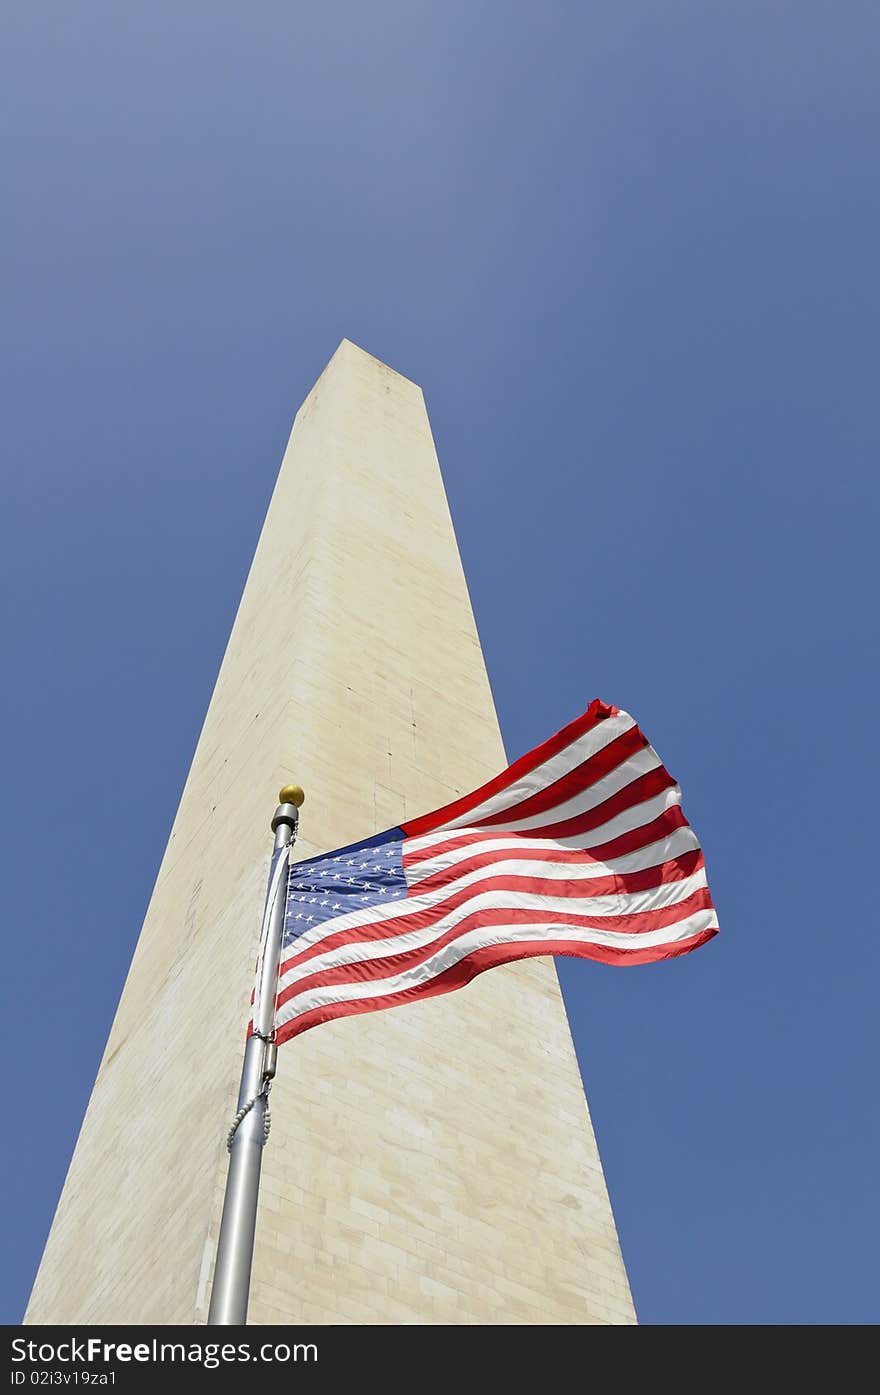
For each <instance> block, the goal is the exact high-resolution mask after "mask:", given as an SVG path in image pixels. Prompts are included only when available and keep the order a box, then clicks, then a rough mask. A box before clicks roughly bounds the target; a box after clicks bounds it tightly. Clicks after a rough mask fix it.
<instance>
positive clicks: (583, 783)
mask: <svg viewBox="0 0 880 1395" xmlns="http://www.w3.org/2000/svg"><path fill="white" fill-rule="evenodd" d="M647 744H648V741H647V737H645V736H643V735H642V733H641V732H640V731H639V729H638V727H630V729H629V731H624V732H622V733H621V734H620V736H617V737H615V738H614V740H613V741H609V743H608V745H607V746H603V747H602V749H601V751H597V752H596V753H595V755H592V756H590V757H589V759H587V760H585V761H582V763H581V764H580V765H576V766H575V767H574V769H573V770H569V771H567V772H566V773H565V774H564V775H560V777H559V779H558V780H554V781H553V783H552V784H549V785H545V786H544V788H543V789H541V790H538V791H537V792H536V793H535V794H532V795H530V796H529V797H528V799H522V800H520V801H519V803H517V804H514V805H511V806H510V807H509V808H507V809H499V810H498V812H497V813H495V814H489V815H487V816H486V818H481V819H480V827H481V828H492V827H493V826H494V825H496V824H499V823H511V822H512V821H513V820H514V819H531V818H536V817H537V816H538V814H546V813H549V812H550V811H551V810H553V809H558V808H559V806H560V805H561V804H565V803H566V802H567V801H568V800H569V799H573V798H574V797H575V795H578V794H580V793H581V792H582V791H583V790H586V789H589V788H590V786H591V785H595V783H596V781H597V780H601V779H602V778H603V777H604V776H605V775H610V773H611V771H612V770H615V769H616V768H617V767H618V766H619V765H624V764H625V762H626V761H628V760H629V759H630V757H631V756H634V755H635V754H636V753H637V752H638V751H641V750H643V749H644V747H645V746H647Z"/></svg>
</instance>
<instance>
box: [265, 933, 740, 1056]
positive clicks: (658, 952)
mask: <svg viewBox="0 0 880 1395" xmlns="http://www.w3.org/2000/svg"><path fill="white" fill-rule="evenodd" d="M717 934H718V931H717V930H716V929H711V930H702V931H700V933H699V934H697V935H692V936H691V937H690V938H689V939H687V940H678V941H676V942H675V943H673V944H667V945H655V946H653V947H652V948H649V949H636V950H618V949H609V948H608V947H607V946H605V945H579V944H572V942H571V941H569V940H531V941H525V942H523V943H521V944H516V945H489V946H487V947H486V948H485V949H479V950H475V951H474V952H473V954H469V955H468V956H467V958H465V959H462V960H460V961H459V963H458V964H455V965H453V967H452V968H451V969H447V970H445V971H444V972H443V973H442V974H438V975H437V976H436V978H432V979H430V980H429V981H428V982H427V983H424V984H419V985H418V986H416V987H413V988H406V989H403V990H402V991H400V992H398V993H389V994H387V995H386V996H385V997H380V998H355V999H353V1000H351V1001H350V1002H347V1003H328V1004H327V1005H326V1006H325V1007H321V1008H312V1009H311V1011H309V1012H304V1013H303V1014H302V1015H301V1016H300V1017H294V1018H292V1019H291V1020H290V1022H285V1023H284V1024H283V1025H282V1026H280V1027H279V1028H278V1032H277V1041H278V1042H279V1043H280V1042H284V1041H290V1040H291V1038H293V1037H296V1036H299V1035H300V1034H301V1033H302V1032H305V1031H307V1030H308V1029H309V1027H317V1026H318V1025H319V1024H320V1023H322V1022H330V1021H332V1020H333V1019H334V1018H339V1017H355V1016H358V1015H360V1014H361V1013H363V1012H379V1011H381V1010H382V1009H383V1008H391V1007H398V1006H400V1005H402V1004H404V1003H411V1002H416V1001H418V1000H419V999H420V998H434V997H437V996H438V995H439V994H441V993H451V992H453V991H454V990H455V989H457V988H464V987H465V986H466V985H467V984H468V983H470V982H471V981H472V979H474V978H476V977H477V975H478V974H481V973H484V972H485V970H486V969H494V968H496V967H498V966H499V965H501V964H511V963H514V962H515V961H516V960H518V959H535V958H545V957H547V956H549V955H561V956H562V957H563V958H569V959H592V960H594V961H597V962H598V963H602V964H656V963H660V962H661V961H662V960H664V959H675V958H678V956H679V955H682V954H688V953H689V952H690V951H691V950H692V949H697V948H698V946H700V945H703V944H705V943H706V942H707V941H708V940H711V939H712V937H713V936H714V935H717Z"/></svg>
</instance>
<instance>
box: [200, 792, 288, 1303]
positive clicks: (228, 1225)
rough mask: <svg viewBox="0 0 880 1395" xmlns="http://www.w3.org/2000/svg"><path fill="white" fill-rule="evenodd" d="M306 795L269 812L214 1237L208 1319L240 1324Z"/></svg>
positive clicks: (285, 797)
mask: <svg viewBox="0 0 880 1395" xmlns="http://www.w3.org/2000/svg"><path fill="white" fill-rule="evenodd" d="M304 798H305V796H304V795H303V792H302V790H301V789H300V787H299V785H285V786H284V788H283V790H282V791H281V793H280V794H279V796H278V799H279V804H278V808H277V809H276V810H275V813H274V815H273V817H272V832H273V833H274V834H275V848H274V851H273V853H272V866H271V869H270V871H269V889H268V891H267V893H266V908H265V911H264V912H263V926H262V931H261V934H260V955H259V960H258V965H257V978H258V982H257V987H256V989H255V991H254V1008H253V1031H252V1032H251V1034H250V1035H249V1037H248V1039H247V1043H246V1045H245V1049H244V1063H243V1065H242V1068H241V1085H240V1086H239V1091H238V1105H237V1110H238V1112H237V1114H236V1116H235V1122H234V1123H233V1126H232V1129H231V1130H230V1136H231V1141H230V1145H229V1171H228V1173H227V1175H226V1195H225V1197H224V1199H223V1219H222V1220H221V1222H220V1238H219V1240H218V1242H217V1262H216V1264H215V1266H214V1281H213V1284H212V1286H211V1307H210V1310H209V1312H208V1324H209V1326H212V1327H218V1326H221V1327H222V1326H226V1327H229V1326H243V1325H244V1323H245V1322H246V1321H247V1307H248V1292H249V1289H250V1282H251V1262H252V1260H253V1255H254V1234H255V1231H256V1226H257V1196H258V1194H259V1190H260V1166H261V1163H262V1160H263V1146H264V1144H265V1142H266V1120H267V1118H268V1112H269V1111H268V1094H269V1084H270V1082H271V1080H272V1077H273V1076H274V1074H275V1045H274V1042H273V1040H272V1034H273V1031H274V1027H275V997H276V993H277V985H278V965H279V962H280V959H281V938H282V934H283V932H284V912H285V907H286V904H287V878H286V877H285V875H284V871H285V869H286V867H287V863H288V856H289V851H290V848H291V846H292V845H293V842H294V841H295V837H296V828H297V822H298V820H299V809H300V805H301V804H302V802H303V799H304Z"/></svg>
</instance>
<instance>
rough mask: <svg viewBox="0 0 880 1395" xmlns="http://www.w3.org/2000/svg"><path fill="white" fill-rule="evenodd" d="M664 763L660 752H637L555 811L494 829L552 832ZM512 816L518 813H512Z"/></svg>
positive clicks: (510, 820)
mask: <svg viewBox="0 0 880 1395" xmlns="http://www.w3.org/2000/svg"><path fill="white" fill-rule="evenodd" d="M662 764H663V762H662V761H661V759H660V757H659V756H658V754H657V752H656V751H654V750H652V749H651V747H650V746H643V747H642V749H641V750H640V751H636V753H635V755H634V756H630V757H629V758H628V759H627V760H625V761H623V762H622V764H621V765H616V766H615V767H614V769H613V770H609V772H608V774H607V775H603V776H602V779H601V780H597V781H596V783H595V784H593V785H590V786H589V788H588V789H585V790H581V792H580V793H579V794H576V795H574V796H573V797H572V798H571V799H566V800H564V801H563V803H562V804H557V805H555V807H554V808H552V809H545V810H544V812H543V813H541V814H531V815H530V816H529V817H528V818H524V819H517V818H511V819H508V820H505V822H504V823H496V824H493V825H492V827H493V828H495V829H496V830H497V831H498V832H502V831H507V832H509V833H515V832H517V831H518V830H520V829H522V830H523V831H526V830H528V829H531V828H534V829H540V828H550V827H552V826H553V824H557V823H562V821H563V820H564V819H573V818H575V817H576V816H577V815H578V814H586V813H589V811H590V810H591V809H595V808H596V806H597V805H599V804H604V802H605V800H606V799H610V798H611V796H612V795H613V794H618V793H619V792H620V790H622V789H625V788H626V786H627V785H631V784H632V783H633V781H634V780H638V779H639V777H640V776H642V775H647V774H649V772H650V771H652V770H657V769H658V767H659V766H661V765H662ZM511 813H512V814H515V813H516V810H515V809H513V810H511Z"/></svg>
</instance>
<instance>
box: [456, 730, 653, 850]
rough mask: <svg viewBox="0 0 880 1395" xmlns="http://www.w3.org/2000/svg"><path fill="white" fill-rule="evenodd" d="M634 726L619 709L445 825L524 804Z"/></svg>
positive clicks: (475, 819) (458, 825) (466, 822)
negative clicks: (511, 782)
mask: <svg viewBox="0 0 880 1395" xmlns="http://www.w3.org/2000/svg"><path fill="white" fill-rule="evenodd" d="M634 726H635V722H634V721H633V719H632V717H631V716H630V715H629V713H628V712H618V713H617V714H616V715H615V716H613V717H608V718H606V719H605V720H604V721H602V722H598V723H597V724H596V726H594V727H591V729H590V730H589V731H588V732H585V733H584V735H583V736H578V737H575V739H574V740H573V741H572V742H570V743H569V745H568V746H565V747H563V749H562V750H561V751H557V753H556V755H554V756H550V758H549V759H548V760H545V761H543V762H542V763H541V764H540V765H536V766H535V768H534V770H530V771H528V772H527V773H526V774H525V775H521V776H520V778H519V779H518V780H516V781H515V782H514V783H513V784H512V785H508V786H507V787H506V788H505V789H503V790H499V791H498V793H497V794H493V795H490V797H489V798H488V799H486V800H484V801H483V803H482V804H478V805H477V806H476V807H475V808H473V809H469V810H468V811H467V813H466V814H461V815H460V816H459V817H458V818H457V819H450V820H449V822H448V823H445V824H444V825H443V827H444V828H446V829H450V828H462V827H467V825H469V824H472V823H479V822H480V820H481V819H487V818H489V816H490V815H491V814H500V813H501V812H502V810H504V809H509V808H510V807H511V806H512V805H514V804H521V803H522V802H523V800H525V799H530V798H531V797H532V795H535V794H538V793H539V791H540V790H543V789H546V788H547V786H548V785H552V784H553V783H554V781H556V780H559V779H561V778H562V776H563V775H567V774H568V773H569V771H571V770H574V769H575V767H576V766H578V765H582V764H583V763H584V761H586V760H589V759H590V757H591V756H595V755H596V754H597V753H598V752H599V751H603V750H604V749H605V747H606V746H610V745H611V742H612V741H616V740H617V738H618V737H619V736H623V734H624V732H626V731H630V730H631V729H632V727H634Z"/></svg>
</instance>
